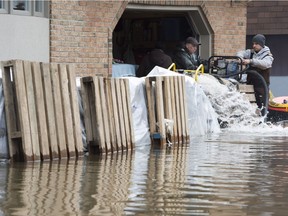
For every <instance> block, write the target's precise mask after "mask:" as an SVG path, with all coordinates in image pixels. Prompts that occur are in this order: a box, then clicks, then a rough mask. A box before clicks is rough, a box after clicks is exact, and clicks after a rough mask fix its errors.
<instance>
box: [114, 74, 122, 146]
mask: <svg viewBox="0 0 288 216" xmlns="http://www.w3.org/2000/svg"><path fill="white" fill-rule="evenodd" d="M111 97H112V98H111V99H112V105H113V106H112V110H113V117H114V127H115V133H116V147H117V151H120V150H121V149H122V146H121V143H122V141H121V134H120V121H119V113H118V103H117V93H116V80H115V79H111Z"/></svg>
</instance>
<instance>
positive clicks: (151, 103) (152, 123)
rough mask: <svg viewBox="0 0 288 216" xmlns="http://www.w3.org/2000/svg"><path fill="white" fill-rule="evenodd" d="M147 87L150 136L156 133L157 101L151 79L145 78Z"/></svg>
mask: <svg viewBox="0 0 288 216" xmlns="http://www.w3.org/2000/svg"><path fill="white" fill-rule="evenodd" d="M145 87H146V95H147V106H148V107H147V110H148V118H149V128H150V134H153V133H156V132H157V131H156V119H155V117H156V116H155V108H154V106H155V104H154V102H155V100H154V95H153V86H152V79H151V77H146V78H145Z"/></svg>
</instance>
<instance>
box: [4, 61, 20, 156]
mask: <svg viewBox="0 0 288 216" xmlns="http://www.w3.org/2000/svg"><path fill="white" fill-rule="evenodd" d="M12 68H13V63H12V62H11V61H7V62H1V69H2V82H3V95H4V105H5V116H6V128H7V138H8V144H9V157H10V158H13V159H16V158H15V157H17V156H19V150H18V149H19V146H18V145H17V143H16V142H14V141H13V140H12V138H13V135H12V133H16V132H18V133H20V136H19V138H22V133H21V131H20V128H19V119H18V118H17V114H18V109H16V106H17V101H16V95H15V94H14V91H13V88H14V87H15V85H14V77H13V73H11V70H12ZM15 101H16V103H15Z"/></svg>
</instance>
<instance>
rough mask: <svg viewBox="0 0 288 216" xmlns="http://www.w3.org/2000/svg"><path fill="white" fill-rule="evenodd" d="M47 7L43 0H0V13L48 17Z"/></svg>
mask: <svg viewBox="0 0 288 216" xmlns="http://www.w3.org/2000/svg"><path fill="white" fill-rule="evenodd" d="M48 7H49V1H45V0H10V1H7V0H0V13H11V14H17V15H26V16H39V17H48Z"/></svg>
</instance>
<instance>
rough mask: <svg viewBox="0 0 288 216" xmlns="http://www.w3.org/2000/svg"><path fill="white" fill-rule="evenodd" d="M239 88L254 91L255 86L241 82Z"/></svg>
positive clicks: (241, 90) (243, 90)
mask: <svg viewBox="0 0 288 216" xmlns="http://www.w3.org/2000/svg"><path fill="white" fill-rule="evenodd" d="M238 90H239V91H240V92H251V93H252V92H253V93H254V86H253V85H244V84H239V85H238Z"/></svg>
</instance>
